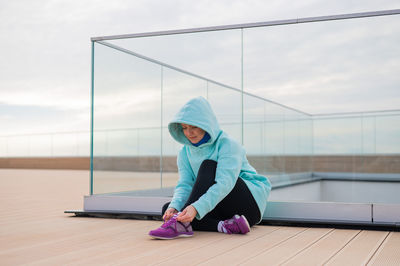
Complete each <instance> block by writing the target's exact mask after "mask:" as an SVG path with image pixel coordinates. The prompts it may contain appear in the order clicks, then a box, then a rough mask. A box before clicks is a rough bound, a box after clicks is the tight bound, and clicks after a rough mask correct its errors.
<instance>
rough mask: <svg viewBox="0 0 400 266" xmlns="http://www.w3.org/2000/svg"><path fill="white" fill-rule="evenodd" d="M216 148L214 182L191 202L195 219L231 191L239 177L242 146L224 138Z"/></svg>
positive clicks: (209, 209)
mask: <svg viewBox="0 0 400 266" xmlns="http://www.w3.org/2000/svg"><path fill="white" fill-rule="evenodd" d="M218 149H219V150H218V159H217V163H218V164H217V170H216V173H215V184H214V185H212V186H211V187H210V188H209V189H208V190H207V192H206V193H205V194H204V195H203V196H201V197H200V198H199V199H198V200H197V201H196V202H194V203H193V204H192V205H193V206H194V207H195V208H196V210H197V215H196V218H197V219H202V218H203V217H204V216H205V215H206V214H207V213H208V212H210V211H211V210H213V209H214V208H215V206H216V205H217V204H218V203H219V202H220V201H221V200H223V199H224V198H225V197H226V196H227V195H228V194H229V192H231V190H232V189H233V187H234V186H235V184H236V181H237V179H238V177H239V173H240V169H241V165H242V158H243V157H242V152H243V149H242V147H241V146H240V145H239V143H237V142H235V141H232V140H230V139H227V138H225V139H223V140H221V142H220V143H219V147H218Z"/></svg>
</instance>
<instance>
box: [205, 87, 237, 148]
mask: <svg viewBox="0 0 400 266" xmlns="http://www.w3.org/2000/svg"><path fill="white" fill-rule="evenodd" d="M208 101H209V102H210V104H211V106H212V108H213V110H214V113H215V115H216V116H217V119H218V122H219V124H220V126H221V128H222V130H224V131H225V132H226V133H227V134H228V135H230V136H231V137H232V138H233V139H235V140H236V141H238V142H239V143H241V142H242V125H241V123H242V122H241V121H242V96H241V93H240V92H238V91H236V90H232V89H229V88H226V87H223V86H219V85H216V84H213V83H209V84H208Z"/></svg>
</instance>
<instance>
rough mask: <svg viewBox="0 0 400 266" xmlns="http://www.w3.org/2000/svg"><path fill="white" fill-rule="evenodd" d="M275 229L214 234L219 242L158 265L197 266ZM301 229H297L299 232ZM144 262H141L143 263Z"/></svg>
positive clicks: (168, 259)
mask: <svg viewBox="0 0 400 266" xmlns="http://www.w3.org/2000/svg"><path fill="white" fill-rule="evenodd" d="M276 229H277V228H276V227H267V226H265V227H264V226H262V227H261V226H260V227H258V226H257V227H255V228H254V229H253V230H252V232H250V233H249V234H246V235H226V234H221V233H214V234H217V235H223V236H224V237H223V238H221V239H220V240H219V241H215V242H212V243H210V244H209V245H204V246H201V247H197V248H194V249H192V250H190V251H188V252H185V253H183V254H180V255H179V256H172V257H167V258H164V260H163V261H162V262H161V263H159V265H171V264H174V265H187V264H188V263H189V264H192V265H195V264H196V265H197V264H199V263H201V262H204V261H206V260H208V259H209V258H211V257H215V256H219V255H221V254H224V253H225V252H227V251H229V250H231V249H233V248H235V247H238V246H242V245H244V244H247V243H250V242H252V241H254V240H256V239H258V238H260V237H262V236H265V235H269V234H270V233H271V232H273V231H275V230H276ZM300 230H301V229H299V231H300ZM150 261H151V257H149V258H148V261H147V262H150ZM144 262H145V261H143V263H144Z"/></svg>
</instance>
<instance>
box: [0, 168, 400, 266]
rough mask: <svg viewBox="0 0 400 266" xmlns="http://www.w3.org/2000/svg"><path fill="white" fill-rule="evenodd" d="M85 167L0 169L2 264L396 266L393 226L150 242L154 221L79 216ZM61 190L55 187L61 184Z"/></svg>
mask: <svg viewBox="0 0 400 266" xmlns="http://www.w3.org/2000/svg"><path fill="white" fill-rule="evenodd" d="M88 175H89V172H88V171H76V170H28V169H26V170H15V169H12V170H11V169H1V170H0V190H1V192H0V208H1V210H2V215H1V216H0V224H1V227H0V264H1V265H21V264H29V265H61V264H62V265H64V264H74V265H83V264H84V265H110V264H113V265H149V264H152V265H154V264H161V265H171V264H174V265H181V264H182V265H198V264H208V265H217V264H218V265H221V263H223V264H227V263H229V264H241V265H242V264H243V265H261V264H262V265H277V264H285V265H321V264H329V265H344V264H347V265H361V264H363V265H365V264H368V265H399V264H400V253H399V252H398V251H399V250H398V249H399V246H400V232H389V231H370V230H348V229H346V230H345V229H333V228H306V227H283V226H264V225H258V226H255V227H254V228H253V229H252V231H251V232H250V233H249V234H247V235H244V236H243V235H225V234H219V233H211V232H196V233H195V236H194V237H193V238H190V239H179V240H175V241H157V240H151V239H150V238H149V237H148V236H147V232H148V231H149V230H150V229H153V228H155V227H157V226H158V225H159V222H158V221H149V220H147V221H143V220H128V219H102V218H83V217H74V216H70V215H66V214H64V213H63V211H64V210H66V209H73V208H76V209H79V208H81V206H82V196H83V195H84V194H86V193H87V192H88V191H89V182H88ZM60 188H62V189H60Z"/></svg>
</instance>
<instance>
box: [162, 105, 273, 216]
mask: <svg viewBox="0 0 400 266" xmlns="http://www.w3.org/2000/svg"><path fill="white" fill-rule="evenodd" d="M181 123H184V124H188V125H192V126H196V127H199V128H201V129H203V130H204V131H206V132H207V133H208V134H209V135H210V137H211V138H210V140H209V141H208V142H206V143H204V144H201V145H200V146H198V147H195V146H193V145H192V144H191V143H190V141H189V140H188V139H187V138H186V137H185V135H184V134H183V131H182V126H181ZM168 129H169V132H170V134H171V136H172V137H173V138H174V139H175V140H176V141H178V142H180V143H182V144H184V146H183V147H182V149H181V150H180V152H179V154H178V160H177V163H178V170H179V181H178V184H177V186H176V188H175V192H174V196H173V199H172V201H171V203H170V204H169V207H173V208H175V209H176V210H178V211H181V209H182V208H183V206H184V205H185V203H186V201H187V199H188V198H189V195H190V193H191V191H192V187H193V185H194V183H195V180H196V177H197V172H198V171H199V168H200V165H201V163H202V162H203V161H204V160H206V159H209V160H214V161H216V162H217V170H216V173H215V182H216V183H215V184H214V185H212V186H211V187H210V188H209V189H208V191H207V192H206V193H205V194H204V195H203V196H201V197H200V198H199V199H198V200H197V201H196V202H194V203H192V205H193V207H195V208H196V210H197V216H196V218H197V219H199V220H200V219H202V218H203V217H204V216H205V215H206V214H207V213H208V212H210V211H211V210H213V209H214V208H215V206H216V205H217V204H218V203H219V202H220V201H221V200H222V199H224V198H225V197H226V196H227V195H228V194H229V192H231V190H232V189H233V187H234V186H235V184H236V181H237V178H238V177H240V178H242V179H243V181H244V182H245V183H246V185H247V187H248V188H249V190H250V192H251V194H252V195H253V197H254V199H255V200H256V202H257V205H258V208H259V210H260V214H261V215H260V217H261V218H262V216H263V213H264V210H265V207H266V204H267V198H268V195H269V192H270V191H271V184H270V182H269V181H268V179H267V178H266V177H264V176H261V175H258V174H257V172H256V170H255V169H254V168H253V167H252V166H251V165H250V164H249V162H248V161H247V158H246V153H245V150H244V148H243V147H242V146H241V145H240V144H239V143H238V142H236V141H235V140H233V139H231V138H230V137H229V136H228V135H227V134H226V133H225V132H223V131H222V130H221V128H220V127H219V124H218V121H217V118H216V116H215V114H214V112H213V111H212V109H211V105H210V104H209V103H208V101H207V100H206V99H204V98H203V97H197V98H194V99H192V100H190V101H189V102H188V103H186V104H185V105H184V106H183V107H182V108H181V110H180V111H179V112H178V113H177V114H176V115H175V117H174V118H173V120H172V121H171V122H170V123H169V125H168Z"/></svg>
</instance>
